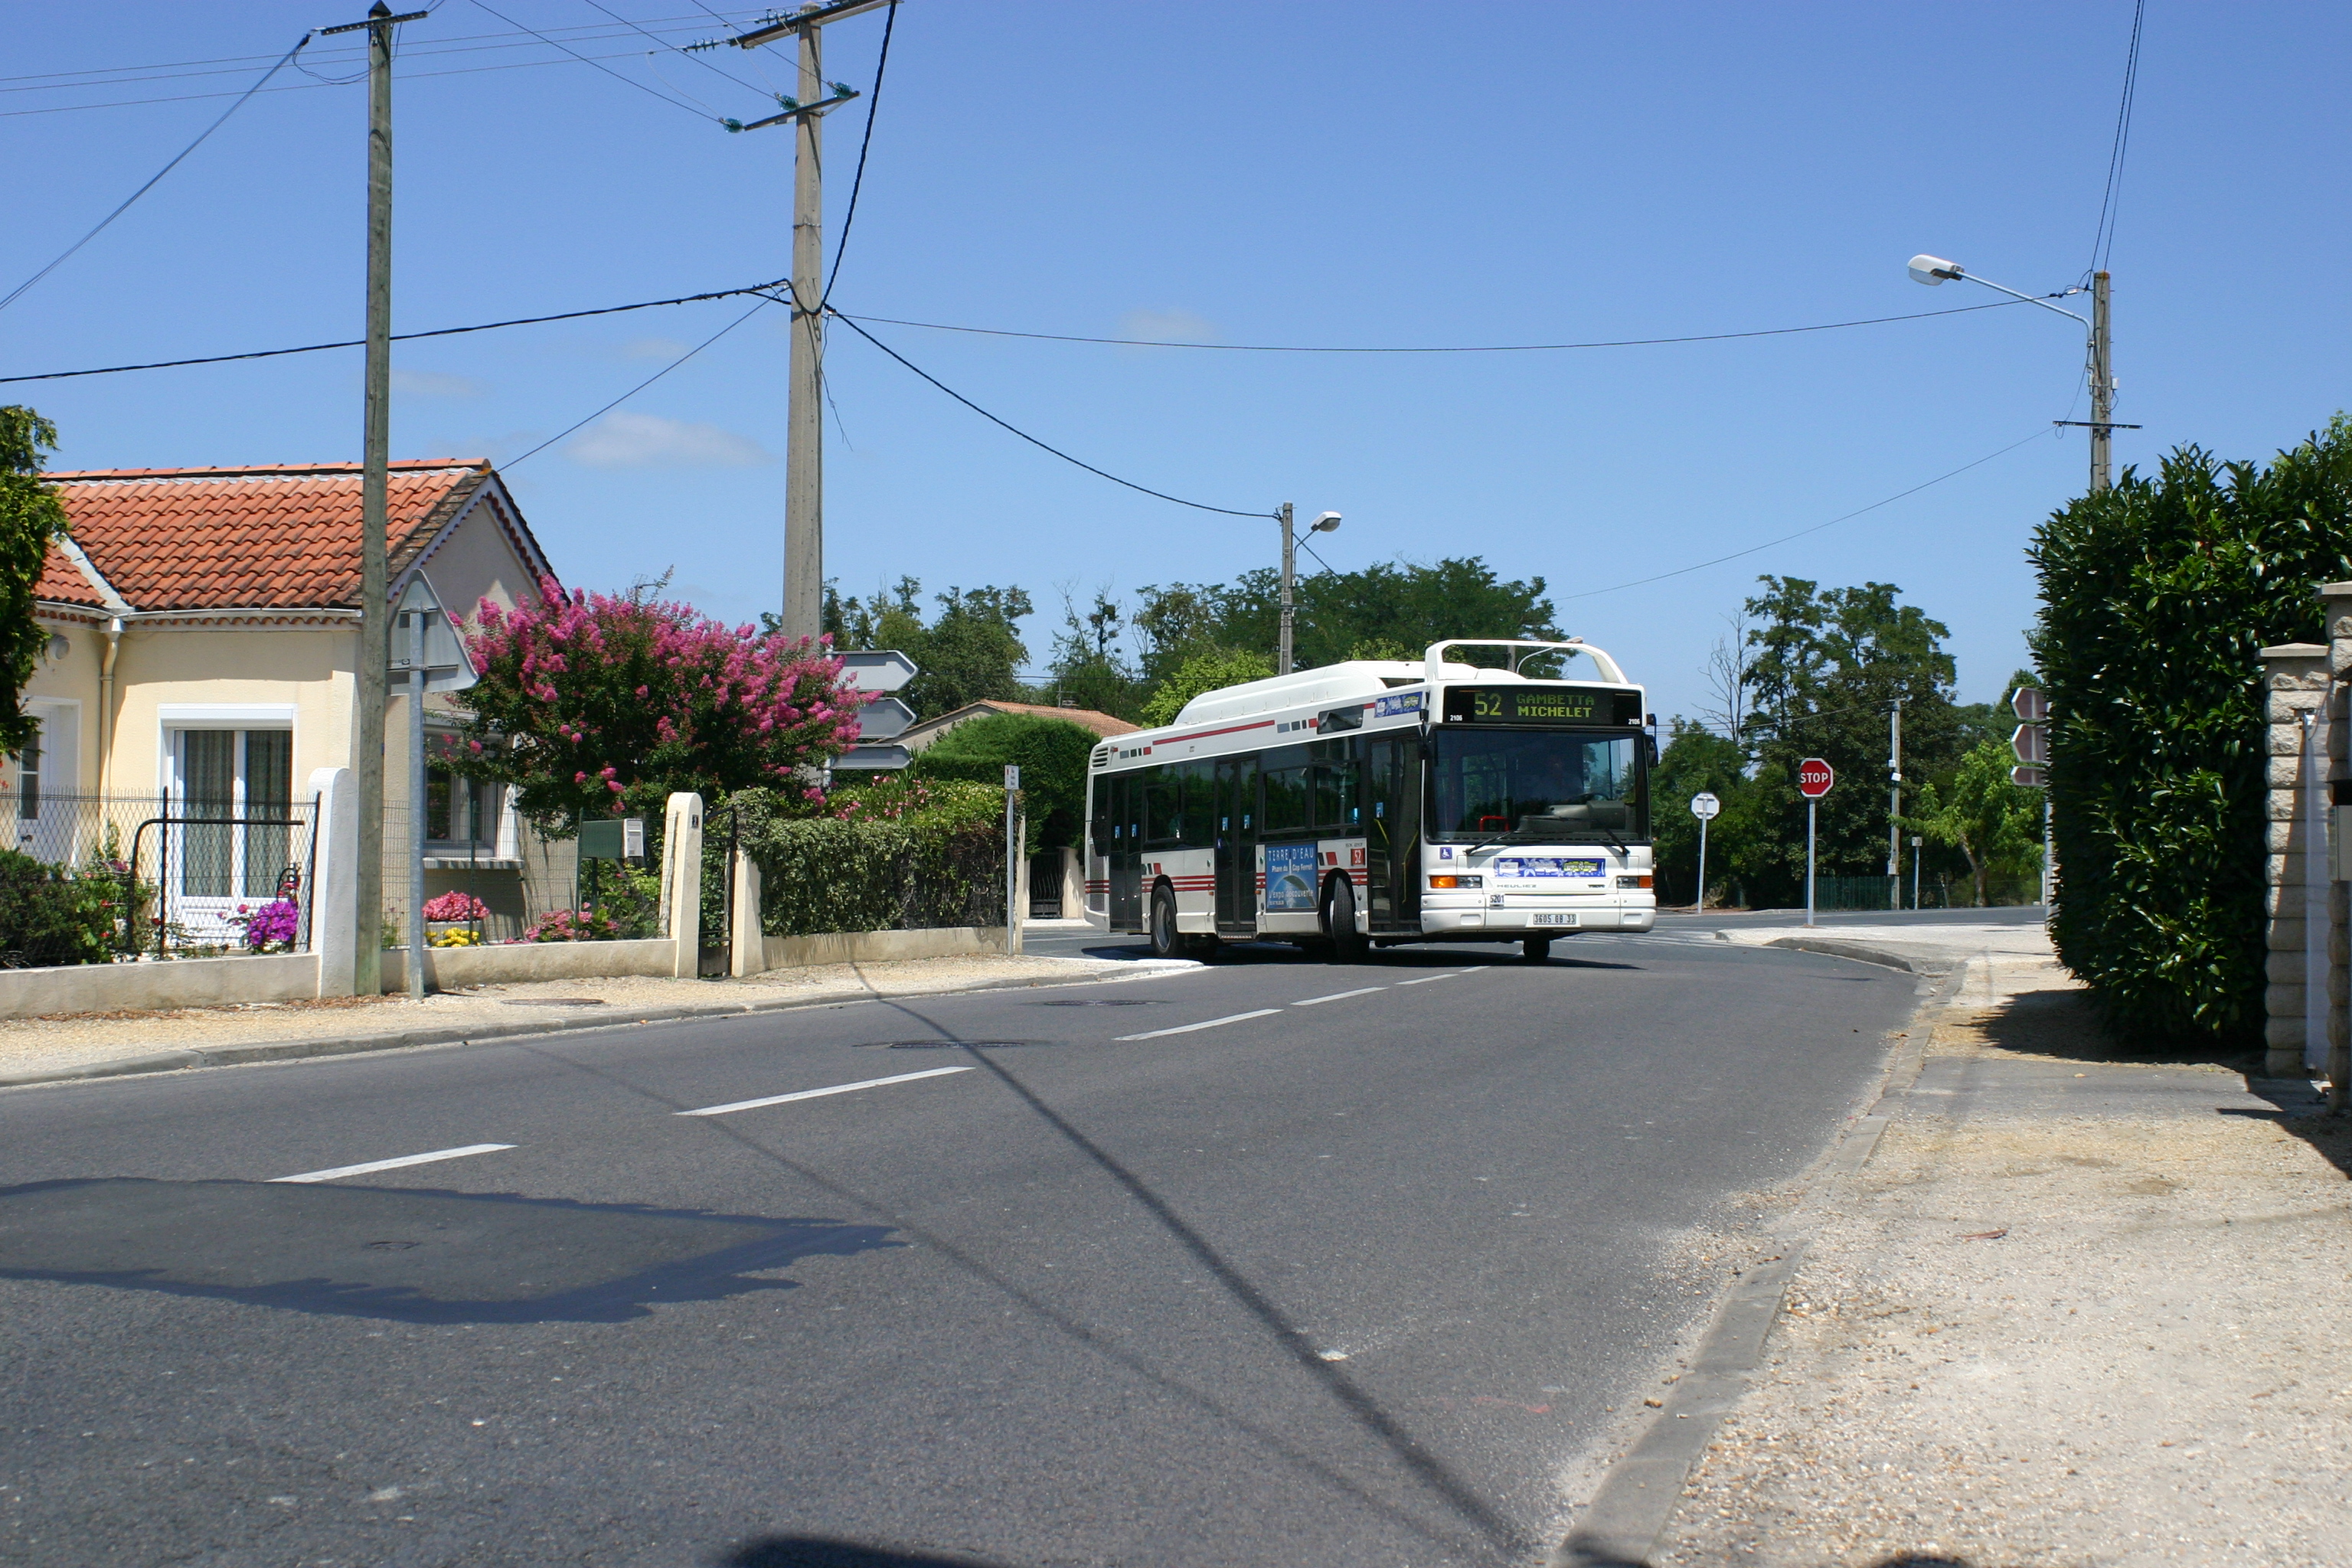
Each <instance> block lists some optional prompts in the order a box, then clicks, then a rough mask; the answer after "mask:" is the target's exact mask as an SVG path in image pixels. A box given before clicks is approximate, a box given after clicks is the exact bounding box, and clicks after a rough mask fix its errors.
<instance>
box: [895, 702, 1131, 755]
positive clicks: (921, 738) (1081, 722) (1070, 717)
mask: <svg viewBox="0 0 2352 1568" xmlns="http://www.w3.org/2000/svg"><path fill="white" fill-rule="evenodd" d="M992 713H1020V714H1025V715H1027V716H1029V717H1031V718H1036V719H1063V720H1066V721H1069V722H1070V723H1073V724H1076V726H1078V728H1080V729H1081V730H1091V731H1094V732H1095V733H1096V734H1097V735H1100V736H1102V737H1103V738H1104V739H1105V740H1108V739H1109V738H1110V737H1111V736H1113V735H1127V734H1132V733H1133V732H1134V731H1137V730H1138V729H1140V728H1141V726H1140V725H1137V724H1130V723H1129V722H1128V721H1126V720H1124V719H1119V718H1114V717H1113V716H1112V715H1110V714H1108V713H1102V712H1097V710H1094V709H1092V708H1054V707H1049V706H1047V705H1046V704H1045V703H1043V702H999V701H994V700H988V701H982V702H967V703H965V704H964V705H963V706H962V707H961V708H951V709H950V710H948V711H946V712H945V713H942V714H940V716H939V717H938V718H936V719H926V720H924V721H922V722H921V723H919V724H910V725H908V727H907V729H906V730H905V731H902V732H901V733H900V734H899V735H898V739H897V741H896V742H895V743H896V744H898V745H901V746H904V747H906V748H907V750H908V751H910V752H919V751H921V750H922V749H923V748H924V747H926V746H928V745H929V744H930V743H931V742H934V741H936V740H938V739H939V738H940V736H941V735H944V734H946V733H947V732H948V731H950V730H953V729H956V728H958V727H960V726H961V725H965V724H969V723H971V721H973V720H974V719H985V718H987V717H988V716H989V715H991V714H992Z"/></svg>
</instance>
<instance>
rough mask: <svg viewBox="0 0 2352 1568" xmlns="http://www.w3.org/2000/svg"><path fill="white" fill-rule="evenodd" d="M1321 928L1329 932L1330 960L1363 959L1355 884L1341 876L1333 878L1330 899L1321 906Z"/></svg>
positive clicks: (1353, 960)
mask: <svg viewBox="0 0 2352 1568" xmlns="http://www.w3.org/2000/svg"><path fill="white" fill-rule="evenodd" d="M1325 909H1326V918H1325V921H1324V926H1325V929H1327V930H1328V931H1329V932H1330V933H1331V962H1332V963H1362V962H1363V960H1364V948H1365V945H1366V944H1365V942H1364V934H1363V932H1361V931H1358V930H1357V929H1356V884H1355V883H1354V882H1352V881H1350V880H1349V879H1347V878H1345V877H1339V878H1334V879H1332V883H1331V900H1330V902H1329V903H1328V905H1326V906H1325Z"/></svg>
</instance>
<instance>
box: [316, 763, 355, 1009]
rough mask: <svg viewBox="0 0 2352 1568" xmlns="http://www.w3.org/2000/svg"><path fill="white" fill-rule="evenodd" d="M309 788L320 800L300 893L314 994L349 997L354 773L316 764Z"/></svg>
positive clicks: (352, 950)
mask: <svg viewBox="0 0 2352 1568" xmlns="http://www.w3.org/2000/svg"><path fill="white" fill-rule="evenodd" d="M310 793H311V795H314V796H316V797H317V798H318V802H319V816H318V820H317V821H315V822H313V823H312V824H311V825H310V831H311V833H312V834H313V835H315V837H314V838H313V840H312V845H313V848H314V851H315V864H314V865H313V866H312V868H311V876H310V886H309V887H308V888H305V889H302V896H303V897H304V898H305V899H307V900H310V951H311V952H314V953H316V954H318V955H319V989H318V994H319V995H321V996H349V995H351V994H352V992H353V991H354V990H355V989H357V982H356V980H355V978H354V975H353V971H354V969H355V968H356V967H357V964H358V962H359V933H360V927H359V913H360V807H359V781H358V777H357V775H356V774H354V773H352V770H351V769H349V768H318V769H315V770H313V771H312V773H311V774H310Z"/></svg>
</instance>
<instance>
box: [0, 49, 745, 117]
mask: <svg viewBox="0 0 2352 1568" xmlns="http://www.w3.org/2000/svg"><path fill="white" fill-rule="evenodd" d="M550 41H552V40H550ZM558 47H561V46H560V45H559V46H558ZM403 52H404V53H406V52H407V51H403ZM416 52H417V53H420V54H422V53H425V52H428V51H425V50H418V51H416ZM566 52H567V53H571V51H566ZM643 58H645V51H644V50H641V49H631V50H629V51H628V52H627V53H625V54H617V55H583V54H576V53H574V54H572V58H570V59H556V60H509V62H507V63H506V64H505V65H497V66H460V67H453V68H450V69H448V70H437V71H403V72H401V73H399V75H400V79H401V80H403V81H425V80H429V79H432V78H435V77H444V76H480V75H482V74H483V73H484V72H487V71H513V70H530V69H534V68H538V67H541V66H562V65H571V64H572V63H574V62H575V61H576V62H578V63H579V64H582V65H591V66H596V68H598V69H599V70H603V69H604V67H603V66H601V65H598V64H597V62H598V61H600V60H635V59H643ZM606 74H608V75H609V74H611V73H610V72H607V73H606ZM621 80H623V81H628V78H626V77H623V78H621ZM341 85H345V84H343V83H341V82H335V81H327V80H320V81H298V82H293V83H290V84H289V85H288V86H285V87H273V88H271V89H268V90H270V91H271V92H311V91H315V90H317V89H320V88H322V87H335V86H341ZM629 85H630V86H632V87H635V86H637V85H639V84H637V83H635V82H630V83H629ZM646 91H648V92H652V91H653V89H651V88H647V89H646ZM230 96H232V95H231V94H228V93H226V92H184V93H176V94H173V96H171V97H168V98H125V99H118V100H113V101H111V102H108V103H71V104H64V105H60V106H59V107H58V108H55V109H7V110H0V120H21V119H24V118H26V117H27V116H29V115H36V114H78V113H79V112H81V111H82V110H94V109H136V108H140V107H142V106H144V105H146V104H151V103H196V102H200V101H202V100H205V99H208V98H227V97H230ZM655 96H656V97H657V98H658V97H660V94H658V93H656V94H655ZM665 101H667V100H665ZM680 107H684V106H683V105H681V106H680ZM689 112H691V113H693V114H694V116H695V118H696V119H698V120H699V119H702V118H704V117H703V115H702V114H701V112H700V111H699V110H689Z"/></svg>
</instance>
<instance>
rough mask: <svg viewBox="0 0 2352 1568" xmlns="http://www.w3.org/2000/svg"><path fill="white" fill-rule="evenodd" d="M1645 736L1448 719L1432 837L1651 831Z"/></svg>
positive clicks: (1543, 837) (1553, 837) (1437, 764)
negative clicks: (1480, 725) (1493, 726)
mask: <svg viewBox="0 0 2352 1568" xmlns="http://www.w3.org/2000/svg"><path fill="white" fill-rule="evenodd" d="M1640 742H1641V737H1639V736H1638V735H1633V734H1627V733H1624V732H1622V731H1615V732H1610V731H1602V732H1598V733H1596V732H1594V731H1576V730H1489V729H1471V728H1467V727H1463V728H1455V727H1454V726H1450V725H1445V726H1440V727H1439V728H1437V729H1436V730H1435V731H1433V732H1432V734H1431V735H1430V740H1429V771H1430V778H1431V784H1432V789H1431V795H1432V803H1431V804H1432V807H1433V810H1432V815H1431V817H1430V823H1429V827H1430V836H1431V837H1433V838H1437V839H1441V840H1455V839H1474V840H1496V839H1505V838H1510V839H1517V840H1521V841H1533V842H1550V843H1560V842H1567V841H1570V840H1574V841H1580V842H1582V841H1591V840H1596V839H1598V840H1602V841H1606V840H1610V839H1616V840H1620V841H1622V840H1629V839H1633V838H1647V837H1649V831H1650V824H1649V811H1648V805H1649V803H1648V801H1647V799H1646V798H1645V792H1644V791H1643V787H1642V784H1643V780H1642V776H1641V772H1640V762H1639V760H1638V759H1639V757H1640V752H1641V743H1640Z"/></svg>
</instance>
